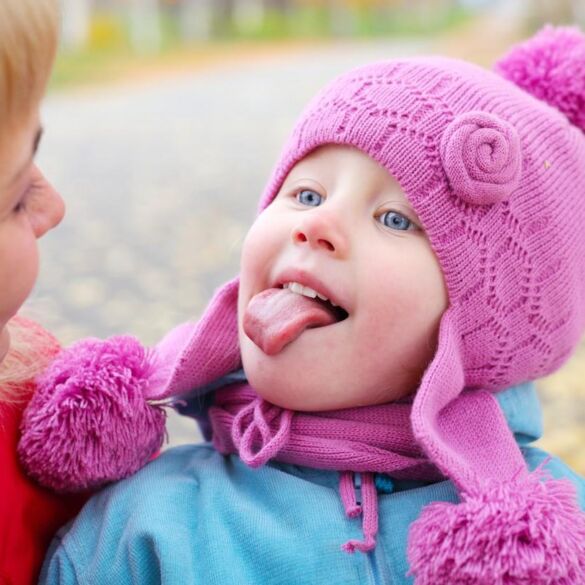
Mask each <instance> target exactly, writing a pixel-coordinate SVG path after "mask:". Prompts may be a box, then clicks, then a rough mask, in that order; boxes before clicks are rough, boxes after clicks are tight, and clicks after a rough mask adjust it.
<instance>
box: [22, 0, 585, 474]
mask: <svg viewBox="0 0 585 585" xmlns="http://www.w3.org/2000/svg"><path fill="white" fill-rule="evenodd" d="M61 2H62V11H63V15H62V45H61V49H60V53H59V56H58V59H57V63H56V67H55V71H54V75H53V78H52V82H51V88H50V93H49V96H48V99H47V100H46V101H45V104H44V108H43V118H44V126H45V137H44V138H43V144H42V147H41V152H40V155H39V159H38V160H39V164H40V166H41V168H42V169H43V170H44V171H45V173H46V174H47V176H48V177H49V178H50V179H51V180H52V182H53V183H54V184H55V186H56V187H57V189H58V190H60V191H61V193H62V194H63V196H64V198H65V199H66V202H67V207H68V214H67V217H66V219H65V221H64V222H63V224H62V225H61V226H60V228H59V229H58V230H56V231H54V232H51V233H50V234H49V235H48V236H47V237H46V239H45V240H43V249H44V250H43V251H44V254H43V264H42V270H41V275H40V279H39V283H38V286H37V288H36V292H35V295H34V296H33V299H32V301H31V303H30V304H29V307H28V311H29V312H31V313H33V315H34V316H35V317H36V318H37V319H38V320H39V321H41V322H42V323H43V324H44V325H45V326H47V327H48V328H49V329H51V330H52V331H53V332H54V333H55V334H56V335H57V336H58V337H59V338H60V339H61V341H62V342H63V343H64V344H69V343H71V342H73V341H75V340H76V339H78V338H79V337H83V336H88V335H93V336H98V337H106V336H109V335H113V334H117V333H123V332H131V333H133V334H135V335H137V336H138V337H140V338H141V340H142V341H143V342H144V343H147V344H153V343H155V342H156V341H157V340H158V339H160V337H161V336H162V335H163V334H164V333H165V332H167V331H168V330H169V329H170V328H172V327H173V326H174V325H176V324H177V323H179V322H181V321H184V320H187V319H196V318H197V317H198V315H200V313H201V311H202V310H203V308H204V306H205V304H206V303H207V301H208V300H209V298H210V295H211V294H212V292H213V290H214V289H215V288H216V287H217V286H219V285H220V284H221V283H223V282H224V281H225V280H227V279H228V278H230V277H232V276H233V275H235V274H236V273H237V266H238V259H239V252H240V246H241V242H242V239H243V237H244V235H245V233H246V230H247V228H248V226H249V225H250V223H251V222H252V221H253V218H254V216H255V209H256V204H257V201H258V198H259V196H260V193H261V191H262V189H263V187H264V183H265V181H266V180H267V178H268V175H269V173H270V171H271V167H272V165H273V164H274V162H275V161H276V158H277V156H278V154H279V151H280V148H281V146H282V143H283V141H284V139H285V138H286V136H287V135H288V132H289V131H290V129H291V128H292V125H293V123H294V121H295V119H296V118H297V116H298V114H299V113H300V111H301V109H302V108H303V106H304V105H305V104H306V102H307V100H308V99H310V98H311V97H312V96H313V95H314V93H315V92H316V91H317V90H318V89H319V88H320V87H322V86H323V85H324V84H325V83H327V82H328V81H329V80H330V79H331V78H333V77H335V76H336V75H338V74H339V73H341V72H343V71H345V70H347V69H348V68H350V67H353V66H357V65H360V64H363V63H366V62H369V61H372V60H378V59H384V58H390V57H396V56H403V55H416V54H422V53H426V54H428V53H441V54H447V55H451V56H457V57H462V58H465V59H467V60H471V61H475V62H477V63H480V64H482V65H484V66H487V67H489V66H491V65H492V64H493V62H494V61H495V59H496V58H497V57H498V56H500V55H501V54H503V53H504V52H505V50H506V48H507V47H508V46H509V45H510V44H511V43H513V42H515V41H517V40H520V39H522V38H525V37H526V36H529V35H530V34H532V33H533V32H534V31H535V30H537V29H538V28H539V27H540V26H541V25H542V24H543V23H545V22H553V23H557V24H562V23H566V24H579V25H580V26H581V27H582V28H585V0H504V1H501V2H499V1H486V0H346V1H343V0H320V1H308V0H61ZM538 389H539V392H540V394H541V397H542V400H543V405H544V415H545V429H546V432H545V439H544V440H542V441H541V445H542V446H543V447H544V448H546V449H548V450H550V451H551V452H553V453H554V454H557V455H560V456H561V457H562V458H563V459H565V460H566V461H567V462H568V463H569V464H570V465H572V466H573V467H574V468H575V469H576V470H577V471H578V472H580V473H581V474H585V346H583V347H582V348H580V350H579V351H578V352H577V354H576V355H575V356H574V357H573V358H572V360H571V361H570V362H569V363H568V364H567V365H566V366H565V367H564V368H563V369H562V370H561V371H560V372H558V373H557V374H555V375H554V376H551V377H549V378H547V379H545V380H542V381H540V382H539V384H538ZM169 426H170V444H171V445H174V444H178V443H182V442H190V441H193V440H194V438H195V437H196V436H197V435H196V432H195V429H194V423H193V422H192V421H191V420H190V419H183V418H181V417H178V416H175V415H173V416H171V419H170V425H169Z"/></svg>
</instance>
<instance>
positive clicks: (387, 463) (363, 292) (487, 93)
mask: <svg viewBox="0 0 585 585" xmlns="http://www.w3.org/2000/svg"><path fill="white" fill-rule="evenodd" d="M496 71H497V72H494V73H492V72H488V71H484V70H482V69H480V68H478V67H476V66H474V65H471V64H468V63H465V62H460V61H455V60H449V59H441V58H413V59H401V60H395V61H389V62H383V63H376V64H373V65H370V66H365V67H361V68H359V69H357V70H354V71H351V72H349V73H348V74H346V75H343V76H341V77H340V78H339V79H337V80H335V81H333V82H332V83H331V84H330V85H329V86H328V87H327V88H325V89H324V90H323V91H322V92H321V93H320V94H319V95H318V96H317V97H316V98H315V99H314V101H313V102H312V103H311V104H310V105H309V107H308V108H307V110H306V111H305V112H304V114H303V115H302V116H301V119H300V121H299V123H298V124H297V126H296V128H295V130H294V131H293V134H292V136H291V138H290V140H289V142H288V143H287V144H286V145H285V148H284V151H283V154H282V157H281V159H280V161H279V163H278V164H277V166H276V169H275V171H274V174H273V176H272V179H271V180H270V182H269V184H268V186H267V189H266V191H265V193H264V196H263V197H262V200H261V203H260V210H261V213H260V215H259V217H258V218H257V220H256V222H255V223H254V225H253V226H252V228H251V229H250V232H249V233H248V236H247V238H246V241H245V243H244V246H243V251H242V260H241V271H240V276H239V278H238V279H236V280H233V281H232V282H229V283H228V284H226V285H225V286H224V287H223V288H221V289H220V290H219V292H218V293H217V294H216V296H215V297H214V299H212V301H211V304H210V305H209V307H208V308H207V310H206V312H205V314H204V315H203V317H202V319H201V320H200V321H199V323H197V324H195V325H191V324H186V325H183V326H181V327H179V328H177V329H176V330H174V331H173V332H171V333H170V334H169V335H168V336H167V337H166V338H165V339H164V340H163V341H162V342H161V343H160V344H159V345H158V346H157V347H156V348H154V349H152V350H145V349H144V348H142V347H141V346H140V345H139V344H138V343H137V341H136V340H134V339H133V338H130V337H120V338H113V339H111V340H109V341H105V342H100V341H97V340H86V341H83V342H80V343H79V344H78V345H77V346H76V347H75V349H74V350H72V351H70V352H68V353H66V354H64V355H63V356H61V357H60V358H58V359H57V360H56V362H55V363H54V365H53V366H52V367H51V368H50V369H49V371H48V372H47V373H46V375H45V377H44V381H43V387H42V390H40V391H39V393H38V394H37V396H36V398H35V401H34V402H33V403H31V406H30V407H29V409H28V415H27V422H26V429H27V433H26V435H25V437H24V439H23V441H22V444H21V453H22V456H23V459H24V460H25V462H26V464H27V466H28V468H29V469H30V470H31V472H32V473H34V474H35V475H36V476H37V477H39V478H40V479H41V480H42V481H45V482H47V483H48V484H49V485H52V486H54V487H57V488H60V489H66V488H72V487H73V488H84V487H88V486H95V485H98V484H99V483H100V482H107V481H109V480H112V479H116V478H120V477H124V476H127V475H129V474H131V473H133V472H134V471H136V470H137V469H138V468H139V467H141V466H142V465H143V464H144V463H145V462H146V461H147V460H148V459H149V458H150V457H151V456H152V454H153V452H155V451H156V449H158V448H159V446H160V444H161V441H162V434H163V431H164V413H163V411H162V408H161V403H163V402H164V401H168V400H169V399H170V398H171V397H182V398H179V399H177V398H175V404H176V405H177V406H178V408H179V409H181V410H182V411H183V412H186V413H188V414H193V415H195V416H197V417H198V418H199V419H201V420H202V422H203V424H204V430H205V431H206V432H207V434H208V437H212V439H213V444H212V445H210V444H203V445H195V446H185V447H179V448H175V449H171V450H169V451H168V452H166V453H164V454H163V455H162V456H160V457H159V458H157V459H156V460H155V461H152V462H151V463H149V465H147V466H146V467H145V468H144V469H142V470H141V471H139V472H138V473H136V474H135V475H134V476H133V477H131V478H129V479H127V480H125V481H122V482H118V483H116V484H114V485H112V486H110V487H108V488H107V489H105V490H104V491H103V492H101V493H100V494H99V495H98V496H96V497H94V498H93V499H92V500H90V502H89V503H88V504H87V505H86V507H85V508H84V510H83V512H82V513H81V514H80V516H79V517H78V518H77V519H76V521H75V522H74V523H73V524H72V525H71V526H70V527H69V528H68V529H67V530H64V531H63V532H62V533H61V534H60V536H59V537H58V538H57V539H56V541H55V543H54V548H53V550H52V551H51V553H50V554H49V556H48V558H47V562H46V565H45V567H44V572H43V578H42V582H44V583H51V584H54V583H74V582H75V583H76V582H82V583H126V582H132V583H141V584H143V583H165V584H171V583H177V584H178V583H181V584H183V583H227V582H235V583H291V584H292V583H294V584H297V583H335V584H340V583H412V582H414V583H416V584H417V585H421V584H422V585H447V584H449V585H452V584H455V583H457V584H472V583H473V584H480V585H488V584H489V585H493V584H506V585H510V584H517V585H520V584H524V585H525V584H529V583H530V584H531V585H544V584H547V585H552V584H555V585H569V584H571V585H576V584H580V585H583V584H585V514H584V513H583V511H582V508H583V507H585V484H584V482H583V481H582V480H581V479H580V478H578V477H577V476H576V475H575V474H574V473H572V472H571V471H570V470H569V469H568V468H567V467H566V466H565V465H564V464H563V463H562V462H560V461H559V460H557V459H555V458H552V457H549V456H548V455H546V454H545V453H543V452H542V451H540V450H539V449H536V448H534V447H531V446H529V443H530V442H531V441H533V440H534V439H535V438H537V437H538V436H539V434H540V421H539V407H538V402H537V400H536V397H535V394H534V390H533V386H532V385H531V384H529V383H527V382H528V381H530V380H535V379H537V378H539V377H541V376H544V375H546V374H548V373H550V372H552V371H554V370H556V369H558V368H559V367H560V366H561V365H562V364H563V363H564V362H565V361H566V359H567V358H568V357H569V355H570V354H571V352H572V351H573V350H574V348H575V347H576V345H577V344H578V342H579V340H580V337H581V335H582V333H583V330H584V328H585V263H584V262H583V257H584V255H585V232H584V231H583V229H582V226H583V225H584V223H585V135H584V131H585V102H584V101H583V95H584V92H585V37H584V36H583V35H582V34H581V33H580V32H578V31H577V30H574V29H552V28H547V29H545V30H543V31H542V32H541V33H540V34H539V35H537V36H536V37H535V38H534V39H532V40H531V41H529V42H527V43H525V44H524V45H520V46H519V47H517V48H515V49H514V50H512V51H511V52H510V54H509V55H508V56H507V57H506V58H504V59H503V60H502V61H501V62H500V63H499V64H498V66H497V69H496ZM242 368H243V369H242ZM144 399H146V400H147V401H150V404H149V403H147V402H146V401H145V400H144ZM63 429H65V431H63ZM353 552H357V553H358V554H347V553H353Z"/></svg>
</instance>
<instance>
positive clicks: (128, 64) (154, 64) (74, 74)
mask: <svg viewBox="0 0 585 585" xmlns="http://www.w3.org/2000/svg"><path fill="white" fill-rule="evenodd" d="M469 17H470V15H469V14H468V13H467V12H465V11H463V10H453V11H450V12H446V13H445V14H443V15H440V16H437V15H434V16H433V17H432V18H428V17H426V16H425V15H424V14H418V15H417V14H415V13H413V12H412V11H402V12H396V13H392V14H390V13H388V12H384V13H380V12H376V11H374V10H372V9H368V10H366V9H364V8H361V9H355V10H354V11H353V12H352V13H346V14H345V18H340V19H338V22H336V23H333V22H332V20H331V18H330V15H329V14H328V12H327V11H326V10H325V9H324V8H323V7H318V6H317V7H316V6H312V7H311V6H305V7H304V8H299V9H297V10H295V11H294V12H293V13H290V14H287V15H286V17H285V16H284V15H283V14H282V13H279V12H277V11H268V12H267V13H266V14H265V17H264V19H263V21H262V22H261V23H247V24H246V23H241V26H240V27H239V28H236V27H235V26H233V25H232V26H227V27H226V26H224V27H223V28H222V29H221V30H219V31H218V34H217V35H216V36H215V37H214V38H213V40H210V41H208V42H203V41H201V42H197V43H184V42H182V41H181V38H180V34H179V27H178V21H177V20H176V18H172V17H171V15H168V14H166V15H164V17H163V18H162V19H161V21H160V31H161V43H160V46H159V47H158V48H157V50H156V51H154V50H153V51H151V52H146V53H138V52H136V51H134V50H133V49H132V47H131V43H130V34H129V26H128V22H127V21H125V20H124V19H123V18H122V17H121V16H119V15H118V16H116V15H112V14H100V13H97V14H96V15H94V17H93V20H92V23H91V27H90V34H89V41H88V44H87V47H86V48H84V49H82V50H74V51H73V50H61V51H60V53H59V55H58V57H57V61H56V64H55V68H54V71H53V76H52V80H51V89H61V88H67V87H72V86H78V85H87V84H92V85H93V84H99V83H104V82H105V83H108V82H111V81H117V80H120V79H124V78H126V77H128V76H134V75H136V74H139V75H140V73H141V72H146V71H147V70H152V71H156V70H157V69H159V70H163V69H173V68H177V67H179V68H181V67H185V68H186V67H189V68H196V67H198V66H205V65H207V64H209V63H210V62H216V61H221V60H225V59H226V58H231V59H233V58H234V56H235V55H238V56H245V55H248V56H250V55H252V56H254V55H256V54H258V53H259V52H264V53H268V52H273V51H281V50H286V49H287V48H294V47H298V46H299V45H307V44H310V43H320V42H326V41H328V40H330V39H334V38H380V37H388V36H392V37H396V36H420V35H425V36H427V37H428V36H429V35H437V34H439V33H444V32H445V31H447V30H449V29H451V28H454V27H456V26H457V25H459V24H461V23H462V22H464V21H466V20H467V19H469Z"/></svg>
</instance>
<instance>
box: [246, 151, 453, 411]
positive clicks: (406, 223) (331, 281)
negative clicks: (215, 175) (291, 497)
mask: <svg viewBox="0 0 585 585" xmlns="http://www.w3.org/2000/svg"><path fill="white" fill-rule="evenodd" d="M290 281H297V282H299V283H300V284H303V285H306V286H310V287H311V288H313V289H315V290H316V292H321V293H322V294H324V295H325V296H327V297H328V298H332V299H335V300H336V302H337V304H338V305H340V306H341V307H343V309H344V310H345V311H346V312H347V318H345V319H344V320H341V321H337V322H334V323H331V324H328V325H325V326H321V327H315V326H314V324H313V326H311V325H309V327H310V328H306V329H303V328H302V327H301V332H300V333H299V331H298V330H297V329H295V327H291V326H290V323H287V319H288V317H289V316H290V315H288V316H287V314H288V313H292V312H294V311H296V308H294V307H293V305H292V304H291V305H290V306H291V309H290V311H288V310H287V302H291V303H293V304H294V303H295V302H296V301H297V300H299V299H298V298H296V299H295V298H294V297H293V298H290V297H284V296H282V295H285V294H286V295H294V294H295V293H293V292H289V291H283V292H282V293H278V291H276V290H275V291H272V292H273V293H275V295H276V296H277V297H279V298H280V299H282V300H283V302H284V305H281V308H282V306H284V311H280V313H279V314H278V315H277V316H275V317H274V319H275V320H276V321H279V324H278V327H276V330H278V329H279V328H280V329H281V330H282V331H286V333H285V334H284V337H285V338H286V339H287V344H286V345H284V347H282V348H280V346H279V342H278V339H279V338H278V335H276V337H274V338H271V337H270V336H268V337H267V339H263V340H262V342H260V341H259V339H258V338H257V337H256V333H255V332H254V330H253V329H251V328H250V325H249V323H250V320H248V321H246V324H245V320H244V317H245V315H246V314H247V313H248V317H249V314H250V313H253V314H254V315H255V316H257V315H258V314H260V315H262V314H263V313H262V310H263V307H262V302H260V303H259V304H258V303H257V304H256V307H255V308H252V307H254V303H252V304H250V301H251V300H252V299H253V298H254V297H255V295H257V294H258V293H260V292H262V291H265V290H266V289H278V288H280V287H281V286H282V284H283V282H284V283H286V282H290ZM258 298H261V297H258ZM301 301H302V302H304V301H303V300H302V299H301V300H300V301H299V302H301ZM317 302H318V301H317V300H315V301H310V303H317ZM258 306H260V310H259V309H258ZM295 306H296V305H295ZM446 307H447V293H446V289H445V286H444V281H443V275H442V272H441V269H440V267H439V264H438V262H437V259H436V258H435V255H434V253H433V251H432V250H431V247H430V244H429V242H428V240H427V238H426V235H425V232H424V231H423V230H422V228H421V227H420V223H419V220H418V219H417V216H416V214H415V213H414V211H413V210H412V208H411V207H410V205H409V203H408V201H407V199H406V198H405V196H404V194H403V193H402V190H401V188H400V186H399V185H398V183H397V182H396V180H395V179H393V178H392V177H391V176H390V175H389V174H388V172H387V171H386V170H385V169H384V168H383V167H381V166H379V165H378V164H377V163H376V162H375V161H374V160H372V159H371V158H369V157H368V156H367V155H365V154H363V153H362V152H360V151H358V150H356V149H353V148H349V147H346V146H334V145H331V146H325V147H321V148H319V149H318V150H316V151H314V152H313V153H311V155H309V156H307V157H306V158H305V159H303V160H302V161H301V162H299V163H298V164H297V165H296V166H295V167H294V168H293V169H292V171H291V172H290V174H289V175H288V177H287V179H286V181H285V182H284V184H283V186H282V188H281V189H280V191H279V193H278V195H277V197H276V198H275V200H274V202H273V203H272V204H271V205H270V206H269V207H268V208H267V209H266V210H265V211H264V212H263V213H262V214H261V215H260V216H259V217H258V219H257V220H256V222H255V223H254V224H253V226H252V227H251V229H250V231H249V232H248V235H247V237H246V240H245V242H244V246H243V252H242V259H241V280H240V293H239V299H238V314H239V315H238V327H239V337H240V344H241V351H242V359H243V364H244V369H245V371H246V374H247V376H248V380H249V381H250V383H251V384H252V386H253V387H254V388H255V390H256V391H257V392H258V393H259V394H260V395H261V396H263V397H264V398H265V399H266V400H268V401H269V402H272V403H274V404H277V405H279V406H282V407H285V408H291V409H294V410H307V411H312V410H331V409H337V408H348V407H353V406H363V405H369V404H380V403H385V402H390V401H393V400H397V399H399V398H401V397H404V396H406V395H408V394H409V393H411V392H413V391H415V390H416V388H417V386H418V384H419V381H420V377H421V374H422V373H423V371H424V369H425V367H426V366H427V365H428V363H429V362H430V360H431V359H432V357H433V355H434V351H435V346H436V337H437V331H438V325H439V322H440V318H441V315H442V314H443V312H444V310H445V309H446ZM304 310H305V309H303V311H304ZM309 310H310V306H309ZM328 310H329V309H328ZM331 313H333V311H331ZM266 315H268V317H266V319H267V322H270V319H271V317H270V313H268V312H267V313H266ZM307 322H309V323H312V319H311V318H310V317H307ZM256 323H258V321H257V322H256ZM264 330H268V328H265V327H264ZM291 330H294V331H295V333H294V334H291V333H290V331H291ZM247 333H250V335H251V336H252V337H254V338H255V339H256V342H257V343H258V344H259V345H262V346H264V348H265V349H266V348H267V347H269V348H270V349H269V350H267V351H268V352H267V353H265V351H263V350H262V349H261V348H260V347H259V345H257V343H255V342H254V341H252V339H251V338H250V337H249V336H248V335H247ZM275 339H276V340H277V341H276V342H275ZM265 342H266V343H267V344H268V345H267V346H265V345H264V343H265Z"/></svg>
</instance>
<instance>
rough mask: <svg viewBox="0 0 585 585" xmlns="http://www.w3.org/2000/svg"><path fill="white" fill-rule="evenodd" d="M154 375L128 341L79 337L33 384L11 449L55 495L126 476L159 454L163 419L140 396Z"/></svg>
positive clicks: (144, 357)
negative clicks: (19, 435)
mask: <svg viewBox="0 0 585 585" xmlns="http://www.w3.org/2000/svg"><path fill="white" fill-rule="evenodd" d="M155 375H156V366H155V365H154V363H153V359H152V357H151V356H150V354H149V351H148V350H147V349H145V348H144V347H143V346H142V345H141V344H140V343H139V342H138V340H137V339H135V338H133V337H130V336H118V337H112V338H110V339H108V340H105V341H101V340H98V339H85V340H82V341H80V342H78V343H76V344H74V345H72V346H71V347H70V348H69V349H67V350H65V351H63V352H61V353H60V354H59V356H57V358H56V359H55V361H54V362H53V363H52V364H51V365H50V366H49V368H48V369H47V371H46V372H45V373H44V374H43V375H42V377H41V378H40V379H39V380H38V387H37V390H36V392H35V394H34V396H33V398H32V399H31V401H30V403H29V405H28V406H27V408H26V411H25V413H24V416H23V422H22V428H21V430H22V438H21V440H20V443H19V446H18V451H19V455H20V458H21V462H22V464H23V466H24V467H25V469H26V470H27V472H28V473H29V474H30V475H31V476H32V477H34V478H35V479H36V480H37V481H38V482H39V483H41V484H43V485H45V486H48V487H50V488H52V489H54V490H56V491H60V492H65V491H82V490H86V489H92V488H95V487H98V486H100V485H102V484H104V483H107V482H110V481H113V480H117V479H120V478H123V477H126V476H128V475H130V474H132V473H134V472H135V471H137V470H138V469H140V467H142V466H143V465H144V464H145V463H147V462H148V461H149V460H150V459H151V458H152V457H153V456H154V455H155V454H156V452H157V451H158V450H159V449H160V447H161V445H162V442H163V439H164V436H165V421H166V414H165V412H164V409H163V408H161V407H160V406H156V405H150V404H149V403H148V402H147V401H146V399H145V390H146V389H147V388H148V387H149V384H151V382H152V379H153V378H154V376H155Z"/></svg>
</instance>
